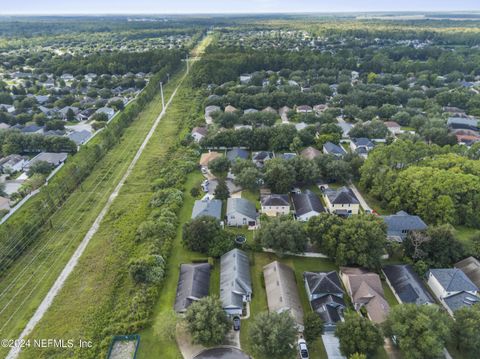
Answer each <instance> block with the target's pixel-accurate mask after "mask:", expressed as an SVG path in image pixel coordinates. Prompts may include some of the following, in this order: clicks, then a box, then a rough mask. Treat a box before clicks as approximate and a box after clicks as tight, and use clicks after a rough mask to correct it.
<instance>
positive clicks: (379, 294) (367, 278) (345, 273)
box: [340, 267, 390, 324]
mask: <svg viewBox="0 0 480 359" xmlns="http://www.w3.org/2000/svg"><path fill="white" fill-rule="evenodd" d="M340 275H341V278H342V281H343V284H344V285H345V288H346V289H347V292H348V294H349V295H350V297H351V298H352V304H353V306H354V308H355V310H356V311H359V310H360V309H361V308H362V307H365V309H366V311H367V316H368V318H369V319H370V320H371V321H372V322H374V323H377V324H378V323H382V322H384V321H385V319H386V317H387V315H388V312H389V311H390V306H389V305H388V302H387V300H386V299H385V294H384V292H383V287H382V281H381V280H380V276H379V275H378V274H376V273H373V272H370V271H368V270H367V269H364V268H352V267H340Z"/></svg>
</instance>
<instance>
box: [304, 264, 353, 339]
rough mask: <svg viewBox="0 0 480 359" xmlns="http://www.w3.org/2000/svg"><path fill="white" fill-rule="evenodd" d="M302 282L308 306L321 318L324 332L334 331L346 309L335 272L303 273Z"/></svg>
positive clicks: (341, 289) (342, 292)
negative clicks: (308, 302)
mask: <svg viewBox="0 0 480 359" xmlns="http://www.w3.org/2000/svg"><path fill="white" fill-rule="evenodd" d="M303 280H304V282H305V289H306V291H307V297H308V300H309V301H310V306H311V307H312V310H313V311H314V312H315V313H317V314H318V315H319V316H320V318H322V321H323V325H324V328H325V331H333V330H335V325H336V323H338V322H340V321H343V311H344V310H345V307H346V305H345V301H344V299H343V296H344V291H343V288H342V285H341V283H340V278H339V277H338V274H337V272H335V271H331V272H304V273H303Z"/></svg>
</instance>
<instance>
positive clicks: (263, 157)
mask: <svg viewBox="0 0 480 359" xmlns="http://www.w3.org/2000/svg"><path fill="white" fill-rule="evenodd" d="M272 158H273V153H272V152H268V151H260V152H254V153H253V155H252V161H253V163H255V165H256V166H257V167H263V166H264V165H265V162H267V161H268V160H271V159H272Z"/></svg>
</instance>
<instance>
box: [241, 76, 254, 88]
mask: <svg viewBox="0 0 480 359" xmlns="http://www.w3.org/2000/svg"><path fill="white" fill-rule="evenodd" d="M251 80H252V75H250V74H242V75H240V83H241V84H243V85H245V84H248V83H249V82H250V81H251Z"/></svg>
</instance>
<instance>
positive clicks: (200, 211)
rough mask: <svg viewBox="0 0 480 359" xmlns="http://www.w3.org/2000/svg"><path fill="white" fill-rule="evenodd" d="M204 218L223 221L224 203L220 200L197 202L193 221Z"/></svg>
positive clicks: (194, 207)
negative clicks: (208, 217)
mask: <svg viewBox="0 0 480 359" xmlns="http://www.w3.org/2000/svg"><path fill="white" fill-rule="evenodd" d="M202 216H210V217H214V218H216V219H218V220H221V219H222V201H221V200H219V199H202V200H197V201H195V204H194V205H193V210H192V219H194V218H197V217H202Z"/></svg>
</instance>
